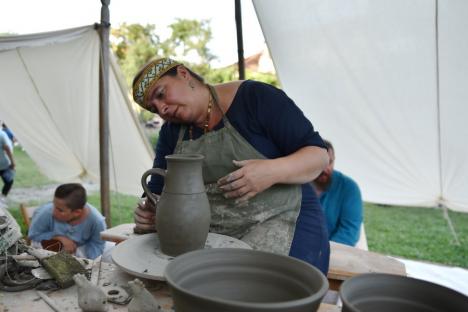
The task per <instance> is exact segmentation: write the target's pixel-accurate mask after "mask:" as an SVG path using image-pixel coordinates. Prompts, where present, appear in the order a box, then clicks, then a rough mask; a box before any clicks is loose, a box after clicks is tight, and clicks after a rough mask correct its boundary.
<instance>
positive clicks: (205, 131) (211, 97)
mask: <svg viewBox="0 0 468 312" xmlns="http://www.w3.org/2000/svg"><path fill="white" fill-rule="evenodd" d="M208 95H209V99H208V109H207V111H206V119H205V123H204V124H203V134H206V133H208V132H209V131H210V130H209V129H208V126H209V124H210V119H211V110H212V108H213V96H212V94H211V90H210V87H209V86H208ZM189 139H190V141H193V125H190V127H189Z"/></svg>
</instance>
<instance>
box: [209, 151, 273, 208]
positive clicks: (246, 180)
mask: <svg viewBox="0 0 468 312" xmlns="http://www.w3.org/2000/svg"><path fill="white" fill-rule="evenodd" d="M233 163H234V165H236V166H238V167H240V169H238V170H236V171H233V172H231V173H230V174H228V175H227V176H224V177H222V178H221V179H219V180H218V186H219V188H220V189H222V190H223V191H224V196H225V197H226V198H237V200H236V203H242V202H246V201H248V200H249V199H250V198H252V197H254V196H255V195H257V194H258V193H261V192H263V191H264V190H266V189H267V188H269V187H270V186H272V185H273V184H275V183H276V181H275V178H274V175H273V174H272V173H273V172H274V168H272V165H273V162H272V160H270V159H249V160H242V161H237V160H233Z"/></svg>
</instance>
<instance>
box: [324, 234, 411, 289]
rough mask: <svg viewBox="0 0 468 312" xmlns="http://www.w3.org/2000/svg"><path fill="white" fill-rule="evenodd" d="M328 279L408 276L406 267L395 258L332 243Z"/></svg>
mask: <svg viewBox="0 0 468 312" xmlns="http://www.w3.org/2000/svg"><path fill="white" fill-rule="evenodd" d="M330 248H331V253H330V269H329V271H328V278H329V279H334V280H341V281H343V280H346V279H348V278H350V277H352V276H355V275H358V274H363V273H371V272H378V273H388V274H396V275H406V269H405V265H404V264H403V263H402V262H400V261H398V260H396V259H393V258H390V257H388V256H385V255H382V254H378V253H375V252H370V251H366V250H362V249H358V248H354V247H350V246H347V245H343V244H339V243H335V242H330Z"/></svg>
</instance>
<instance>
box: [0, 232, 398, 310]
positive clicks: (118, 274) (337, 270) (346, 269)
mask: <svg viewBox="0 0 468 312" xmlns="http://www.w3.org/2000/svg"><path fill="white" fill-rule="evenodd" d="M133 227H134V224H122V225H119V226H116V227H113V228H110V229H108V230H106V231H104V232H102V233H101V238H102V239H104V240H106V241H111V242H115V243H120V242H122V241H124V240H126V239H129V238H131V237H134V236H136V234H134V233H133ZM330 246H331V256H330V269H329V273H328V280H329V282H330V289H331V290H335V291H336V290H338V288H339V286H340V284H341V283H342V282H343V281H344V280H346V279H347V278H350V277H352V276H354V275H358V274H362V273H368V272H380V273H390V274H398V275H406V271H405V266H404V264H402V263H401V262H399V261H397V260H395V259H393V258H390V257H387V256H385V255H381V254H378V253H374V252H369V251H365V250H360V249H357V248H353V247H349V246H346V245H342V244H337V243H333V242H332V243H331V245H330ZM90 265H91V266H92V275H91V281H92V282H93V283H94V284H96V285H99V286H100V287H101V288H103V289H104V290H105V291H107V290H109V288H108V287H121V286H125V287H126V286H127V283H128V281H131V280H133V279H134V278H135V277H134V276H132V275H129V274H127V273H125V272H123V271H122V270H120V269H119V268H118V267H117V266H115V265H114V264H111V263H105V262H101V261H100V260H96V261H93V262H91V264H90ZM143 281H144V283H145V285H146V287H147V289H148V290H149V291H150V292H151V293H152V294H153V295H154V296H155V298H156V299H157V300H158V302H159V304H160V305H161V307H162V309H163V311H164V312H170V311H173V303H172V298H171V294H170V290H169V287H168V285H167V284H166V283H165V282H161V281H153V280H146V279H145V280H143ZM41 295H42V296H40V295H39V293H38V292H36V291H35V290H27V291H22V292H15V293H7V292H0V312H5V311H8V312H14V311H18V312H20V311H21V312H22V311H38V312H46V311H47V312H49V311H54V309H53V308H51V306H50V305H49V304H47V303H46V301H49V302H50V303H51V304H52V305H55V306H56V308H57V311H67V312H73V311H77V312H78V311H81V309H80V308H79V307H78V301H77V290H76V286H72V287H69V288H67V289H62V290H58V291H52V292H42V293H41ZM44 295H45V296H44ZM44 298H45V299H44ZM109 305H110V306H111V307H110V308H109V311H128V307H127V305H118V304H113V303H110V304H109ZM318 311H319V312H339V311H341V309H340V308H339V307H338V306H336V305H333V304H326V303H322V304H321V305H320V308H319V310H318Z"/></svg>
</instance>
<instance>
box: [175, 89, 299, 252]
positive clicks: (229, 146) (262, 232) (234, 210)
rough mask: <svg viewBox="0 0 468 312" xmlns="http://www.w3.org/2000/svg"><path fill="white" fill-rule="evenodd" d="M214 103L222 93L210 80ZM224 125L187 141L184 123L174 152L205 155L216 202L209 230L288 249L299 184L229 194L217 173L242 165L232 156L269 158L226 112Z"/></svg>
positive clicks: (263, 246)
mask: <svg viewBox="0 0 468 312" xmlns="http://www.w3.org/2000/svg"><path fill="white" fill-rule="evenodd" d="M210 92H211V93H212V96H213V99H214V103H215V105H218V98H217V95H216V92H215V91H214V89H213V88H212V87H211V86H210ZM223 123H224V127H223V128H222V129H219V130H217V131H211V132H207V133H206V134H204V135H202V136H201V137H200V138H198V139H196V140H190V141H183V137H184V134H185V132H186V130H187V126H185V125H182V126H181V129H180V132H179V138H178V140H177V145H176V148H175V153H177V154H179V153H180V154H189V153H197V154H202V155H204V156H205V159H204V160H203V180H204V182H205V187H206V192H207V195H208V199H209V202H210V206H211V225H210V231H211V232H214V233H219V234H223V235H228V236H232V237H235V238H238V239H241V240H242V241H244V242H246V243H247V244H249V245H250V246H251V247H252V248H254V249H258V250H263V251H269V252H274V253H279V254H285V255H287V254H288V253H289V249H290V247H291V242H292V239H293V236H294V229H295V225H296V219H297V217H298V215H299V210H300V207H301V199H302V191H301V186H300V185H293V184H275V185H273V186H271V187H270V188H269V189H267V190H265V191H263V192H261V193H259V194H257V195H255V196H254V197H253V198H251V199H249V200H248V202H246V203H241V204H236V203H235V200H236V199H235V198H234V199H233V198H225V197H224V196H223V194H224V192H223V191H222V190H221V189H220V188H219V187H218V186H217V181H218V179H220V178H222V177H224V176H226V175H228V174H229V173H231V172H233V171H235V170H237V169H239V168H238V167H236V166H235V165H234V164H233V163H232V161H233V160H247V159H266V157H265V156H263V155H262V154H261V153H260V152H258V151H257V150H256V149H255V148H254V147H253V146H252V145H250V143H249V142H247V140H245V139H244V138H243V137H242V136H241V135H240V133H239V132H238V131H237V130H236V129H235V128H234V127H233V126H232V125H231V123H230V122H229V120H228V119H227V117H226V116H225V115H224V114H223Z"/></svg>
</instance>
